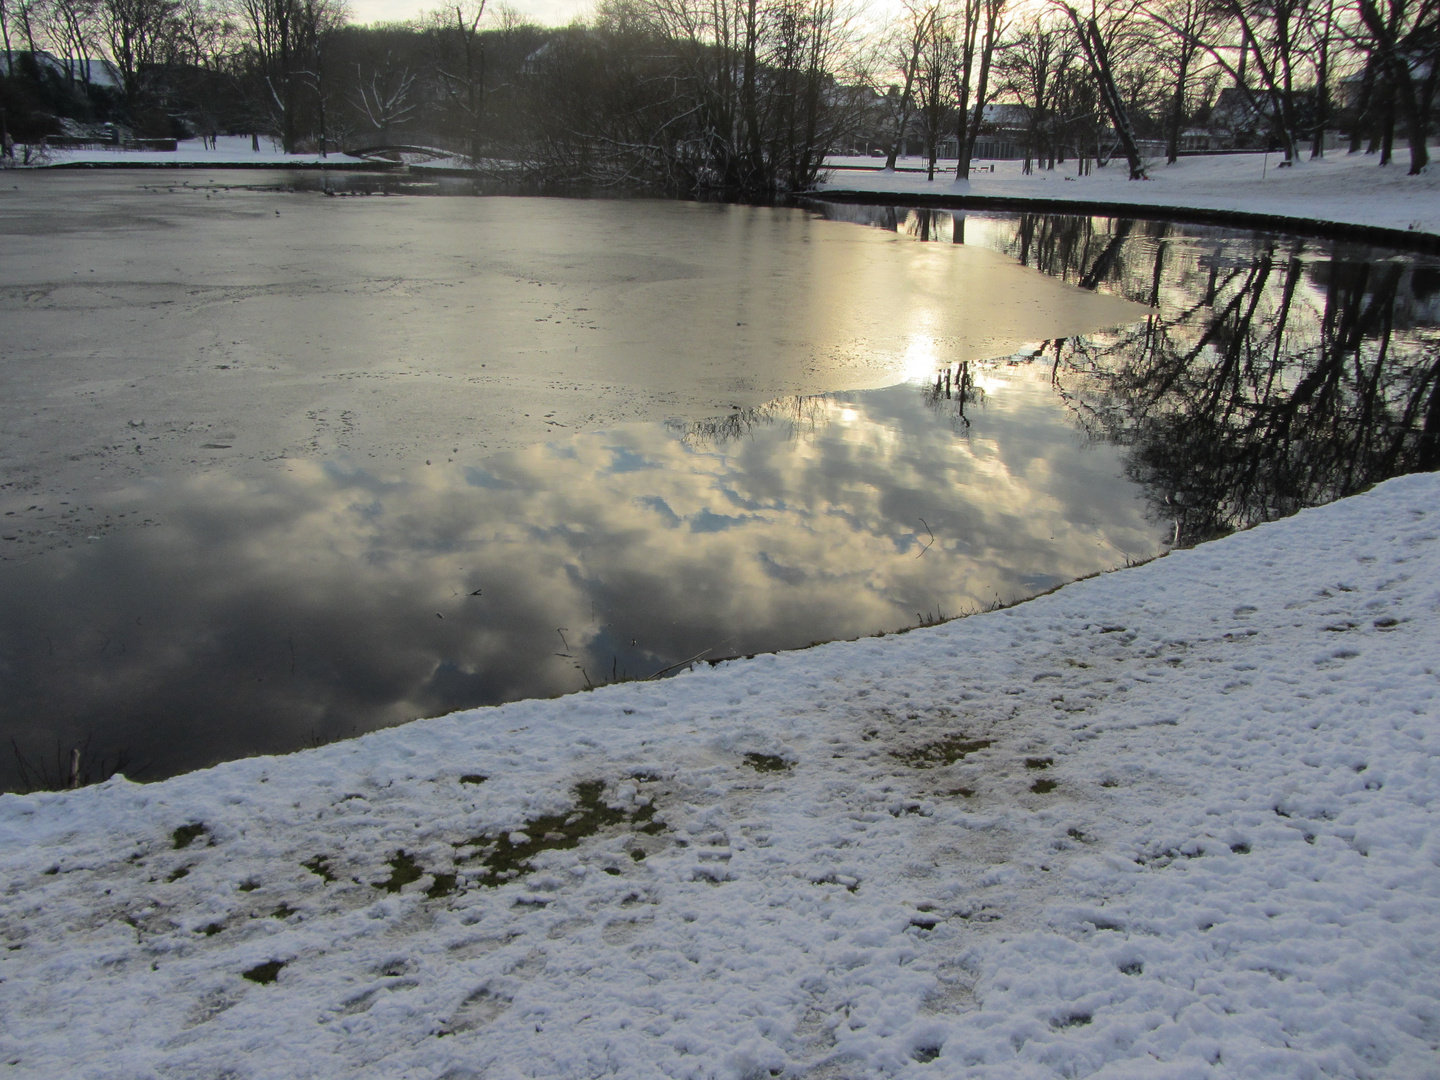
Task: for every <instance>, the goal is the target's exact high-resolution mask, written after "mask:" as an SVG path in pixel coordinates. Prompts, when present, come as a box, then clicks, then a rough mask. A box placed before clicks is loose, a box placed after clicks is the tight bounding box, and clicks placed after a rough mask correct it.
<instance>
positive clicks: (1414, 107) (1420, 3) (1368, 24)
mask: <svg viewBox="0 0 1440 1080" xmlns="http://www.w3.org/2000/svg"><path fill="white" fill-rule="evenodd" d="M1356 8H1357V11H1358V13H1359V16H1360V21H1361V23H1362V24H1363V27H1364V30H1365V32H1366V33H1367V35H1368V40H1367V41H1366V42H1365V43H1366V44H1367V45H1368V47H1369V49H1370V52H1371V56H1372V57H1373V60H1374V62H1375V64H1376V66H1377V67H1378V68H1379V70H1380V71H1382V72H1383V73H1384V75H1385V80H1386V82H1388V84H1389V89H1390V91H1391V93H1392V94H1393V97H1392V98H1391V100H1392V101H1395V102H1398V104H1399V107H1400V111H1401V112H1402V113H1403V115H1404V118H1405V124H1406V128H1407V134H1408V136H1409V141H1410V175H1411V176H1414V175H1416V174H1417V173H1419V172H1421V171H1422V170H1423V169H1424V168H1425V166H1426V165H1427V164H1428V163H1429V161H1430V154H1429V152H1428V151H1427V149H1426V146H1425V143H1426V139H1427V137H1428V135H1429V130H1430V115H1431V108H1432V102H1433V101H1434V98H1435V89H1436V78H1437V76H1440V25H1437V24H1440V5H1437V3H1436V0H1390V2H1389V3H1388V4H1386V7H1385V10H1384V11H1382V10H1381V9H1380V7H1379V5H1378V4H1377V3H1376V0H1356ZM1387 156H1388V155H1387ZM1382 163H1383V162H1382Z"/></svg>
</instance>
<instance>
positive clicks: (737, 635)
mask: <svg viewBox="0 0 1440 1080" xmlns="http://www.w3.org/2000/svg"><path fill="white" fill-rule="evenodd" d="M16 181H17V182H18V186H17V187H12V188H11V189H10V190H7V191H5V192H3V193H0V229H3V231H4V236H5V244H6V250H7V255H8V257H7V259H6V260H5V262H4V264H3V266H0V305H3V308H4V311H5V325H6V327H7V335H6V346H5V349H4V351H3V353H0V377H3V380H4V386H5V388H6V394H5V395H4V397H3V400H0V467H3V474H0V512H3V515H4V516H3V518H0V522H3V528H0V533H3V536H4V539H3V540H0V558H3V560H4V561H3V562H0V736H3V737H4V738H6V739H7V740H8V739H11V738H13V739H14V740H15V743H16V745H17V746H18V747H19V748H20V752H21V753H22V754H24V755H25V756H26V760H27V761H28V762H29V763H30V764H31V766H32V767H34V768H38V767H41V766H42V764H43V766H44V767H47V768H49V769H50V770H51V771H52V772H53V771H54V770H55V768H56V764H55V752H56V746H57V744H59V745H62V746H65V747H69V746H72V745H75V744H78V743H82V742H84V741H85V740H87V739H88V740H89V749H88V751H87V755H88V757H87V761H88V762H90V763H91V767H93V768H97V769H98V768H99V767H100V765H101V763H102V761H104V760H107V759H108V760H110V761H113V760H114V759H115V757H116V756H117V755H119V754H122V753H123V754H125V755H127V757H128V761H129V764H128V765H127V768H126V772H127V774H128V775H131V776H132V777H133V778H136V779H146V778H155V777H158V776H163V775H167V774H170V773H173V772H176V771H179V770H183V769H187V768H193V767H196V766H198V765H204V764H208V763H210V762H212V761H215V760H220V759H223V758H226V757H234V756H239V755H244V754H249V753H256V752H271V751H281V750H286V749H293V748H295V747H298V746H303V745H308V744H309V743H311V742H318V741H325V740H329V739H333V738H337V737H342V736H344V735H348V734H353V733H358V732H361V731H365V730H370V729H372V728H375V727H379V726H384V725H387V724H393V723H398V722H402V721H404V720H407V719H413V718H415V717H419V716H426V715H435V714H438V713H443V712H447V711H450V710H453V709H457V708H462V707H465V706H470V705H476V704H485V703H493V702H499V701H504V700H511V699H515V698H518V697H525V696H535V695H549V694H557V693H565V692H569V691H573V690H577V689H582V688H583V687H585V686H586V685H587V684H592V683H594V684H598V683H602V682H606V681H610V680H612V679H615V678H637V677H648V676H652V675H655V674H657V673H660V672H663V671H664V670H666V669H668V668H670V667H671V666H672V665H676V664H680V663H682V662H685V661H690V660H694V659H697V658H698V659H700V660H711V659H719V658H723V657H726V656H732V655H743V654H746V653H752V652H756V651H763V650H770V649H780V648H795V647H801V646H804V645H807V644H809V643H810V642H812V641H817V640H826V639H829V638H834V637H852V636H857V635H863V634H871V633H876V632H881V631H884V632H889V631H893V630H896V629H898V628H901V627H904V626H907V625H914V624H915V623H917V622H919V621H928V620H930V619H933V618H938V617H941V616H951V615H956V614H962V613H964V612H966V611H972V610H976V609H979V608H983V607H985V606H988V605H990V604H992V603H995V602H997V601H998V602H1008V601H1011V600H1015V599H1019V598H1021V597H1024V596H1028V595H1032V594H1034V593H1035V592H1037V591H1040V590H1043V589H1045V588H1049V587H1051V586H1053V585H1056V584H1059V583H1061V582H1063V581H1067V580H1071V579H1073V578H1075V577H1078V576H1082V575H1084V574H1088V573H1094V572H1097V571H1100V570H1104V569H1109V568H1113V567H1115V566H1119V565H1123V564H1124V563H1125V562H1126V561H1133V560H1139V559H1144V558H1148V557H1151V556H1153V555H1155V554H1157V553H1159V552H1160V551H1162V550H1164V547H1165V545H1166V544H1167V543H1173V542H1174V541H1175V540H1176V539H1177V537H1178V539H1179V540H1180V542H1182V543H1184V542H1187V541H1190V540H1193V539H1200V538H1203V537H1206V536H1209V535H1214V534H1216V533H1217V532H1221V531H1224V530H1226V529H1228V528H1232V527H1235V526H1240V525H1246V524H1251V523H1253V522H1255V521H1259V520H1265V519H1267V518H1269V517H1273V516H1277V515H1279V514H1283V513H1287V512H1290V511H1291V510H1293V509H1296V508H1297V507H1298V506H1300V505H1304V504H1307V503H1310V502H1316V501H1324V500H1326V499H1329V498H1333V497H1336V496H1338V495H1341V494H1344V493H1346V492H1347V491H1351V490H1355V489H1356V488H1358V487H1359V486H1363V485H1364V484H1366V483H1369V482H1372V481H1373V480H1374V479H1378V478H1380V477H1381V476H1383V475H1390V474H1393V473H1395V472H1402V471H1407V470H1408V469H1413V468H1421V467H1434V464H1435V463H1436V462H1435V435H1434V429H1435V426H1436V424H1437V420H1436V418H1434V417H1430V416H1429V415H1428V414H1426V413H1425V410H1424V408H1423V407H1422V403H1423V402H1424V401H1426V400H1433V398H1428V399H1427V398H1426V396H1425V395H1426V392H1427V387H1428V386H1430V385H1431V384H1432V383H1433V381H1434V379H1435V378H1436V373H1435V370H1434V365H1435V359H1434V357H1435V350H1434V348H1433V342H1434V339H1435V336H1436V326H1437V322H1440V320H1437V318H1436V310H1435V308H1436V305H1435V295H1436V287H1437V284H1440V274H1437V271H1436V269H1435V268H1434V266H1433V265H1432V264H1430V263H1427V262H1424V261H1422V260H1416V259H1415V258H1413V257H1408V256H1406V257H1402V256H1398V255H1395V254H1394V253H1389V252H1383V251H1375V250H1371V249H1363V250H1362V249H1354V248H1346V247H1337V246H1335V245H1333V244H1330V243H1328V242H1326V243H1320V242H1316V241H1305V240H1299V239H1294V238H1283V237H1280V238H1276V237H1269V236H1254V235H1249V234H1241V233H1238V232H1234V231H1229V232H1227V231H1224V230H1216V229H1202V228H1190V227H1183V226H1174V225H1164V224H1155V223H1150V224H1138V223H1133V222H1125V221H1111V220H1105V219H1090V218H1062V217H1047V216H1041V215H1029V216H1023V217H1021V216H1016V215H980V214H970V215H966V216H963V217H961V218H958V219H957V218H954V217H952V216H951V215H949V214H941V213H935V212H930V211H905V210H896V209H892V208H873V207H854V206H843V205H828V204H817V205H816V206H815V207H813V208H810V209H785V208H766V209H759V208H751V207H734V206H700V205H694V204H681V203H665V202H654V201H629V202H621V201H603V202H602V201H579V200H558V199H519V198H487V199H475V198H422V197H397V198H384V197H336V198H326V197H325V196H324V195H322V194H319V193H316V192H314V191H304V190H284V185H285V183H286V181H285V179H284V178H279V179H272V180H260V181H257V179H256V177H255V175H254V174H246V175H245V176H243V177H241V178H238V179H237V178H236V177H235V176H227V175H224V174H214V175H210V174H191V175H187V176H183V177H181V178H180V179H178V180H172V179H171V178H169V177H161V178H157V177H154V176H150V175H143V176H137V175H135V174H133V173H132V174H105V173H100V174H70V175H60V176H57V175H54V174H51V175H47V176H43V177H41V176H32V175H26V176H20V177H17V178H16ZM307 182H308V181H307ZM366 182H367V183H369V181H366ZM1427 380H1429V381H1427ZM1427 425H1429V426H1428V427H1427ZM1427 462H1428V464H1427ZM21 779H22V778H21V777H20V775H19V770H18V768H17V763H16V762H15V761H11V760H6V761H4V762H0V784H3V785H4V786H12V785H15V784H17V783H19V782H20V780H21Z"/></svg>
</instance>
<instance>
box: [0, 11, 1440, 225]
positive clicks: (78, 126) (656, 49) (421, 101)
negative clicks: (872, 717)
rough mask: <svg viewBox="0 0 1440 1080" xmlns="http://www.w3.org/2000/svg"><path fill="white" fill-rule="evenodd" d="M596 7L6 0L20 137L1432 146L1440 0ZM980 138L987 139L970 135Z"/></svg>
mask: <svg viewBox="0 0 1440 1080" xmlns="http://www.w3.org/2000/svg"><path fill="white" fill-rule="evenodd" d="M840 4H841V0H606V2H605V3H603V4H602V5H601V7H600V8H599V10H598V13H597V14H596V15H595V17H594V18H593V19H591V20H590V21H588V22H586V23H583V24H580V23H577V24H575V25H571V26H568V27H564V28H549V27H540V26H536V25H533V24H530V23H527V22H525V21H524V20H523V19H521V18H519V17H518V16H516V15H515V14H514V12H513V11H510V10H507V9H503V8H502V9H499V10H487V8H486V7H485V3H484V0H459V2H457V3H456V4H454V5H452V6H449V7H443V8H439V9H437V10H435V11H433V12H431V13H430V14H429V15H427V16H426V17H424V18H423V19H420V20H417V21H416V22H414V23H409V24H400V25H387V26H371V27H360V26H355V25H352V24H351V23H349V21H348V19H347V15H346V11H345V9H344V7H343V5H342V3H341V2H340V0H0V32H3V37H4V41H3V45H4V63H3V64H0V122H3V125H4V127H5V130H6V133H7V134H8V136H9V138H11V139H13V140H15V141H18V142H38V141H40V140H41V139H43V138H44V137H45V136H47V135H52V136H53V135H61V134H71V135H85V134H88V133H93V128H94V125H98V124H101V123H107V122H108V123H110V124H115V125H120V126H123V127H124V128H126V129H128V132H129V133H131V134H133V135H135V136H139V137H184V136H187V135H191V136H193V135H209V134H212V133H220V134H233V133H251V132H258V133H262V134H266V135H269V136H272V137H274V138H276V139H277V140H279V141H280V142H281V143H282V144H283V146H284V148H285V149H286V150H289V151H301V150H305V151H310V150H314V151H320V152H327V151H333V150H336V149H341V148H353V147H356V146H358V145H379V144H394V143H424V144H425V145H427V146H435V147H439V148H443V149H446V150H449V151H450V152H452V153H454V154H456V155H457V156H461V157H464V158H467V159H470V160H471V161H473V162H474V163H475V164H476V165H477V166H478V167H479V168H480V169H481V170H482V171H485V172H488V173H493V174H495V175H497V176H506V177H511V178H515V179H522V180H524V181H526V182H531V183H536V182H538V183H550V184H575V183H583V184H587V185H592V186H593V185H626V186H640V187H650V188H656V189H661V190H666V191H672V192H677V193H684V194H693V193H701V192H715V193H719V194H723V195H728V196H731V197H740V198H767V197H772V196H776V195H781V194H784V193H787V192H791V191H795V190H799V189H803V188H805V187H807V186H809V185H810V184H811V183H813V181H814V180H815V178H816V175H817V173H818V171H819V170H820V168H821V164H822V161H823V158H824V156H825V155H826V154H827V153H830V152H843V151H847V150H851V151H859V152H862V153H867V154H877V153H878V154H879V155H880V156H882V157H886V158H888V160H889V163H891V164H893V163H894V161H895V159H896V157H897V155H898V154H900V153H902V152H904V151H905V149H906V148H907V147H908V148H911V149H915V148H918V149H920V150H922V151H923V152H924V154H925V156H926V157H928V159H929V160H930V162H931V164H932V167H933V164H934V162H935V161H936V160H937V159H939V158H940V157H941V156H942V154H943V155H944V156H947V157H950V158H954V159H957V162H958V172H959V175H961V176H965V175H968V173H969V169H970V163H971V160H972V159H973V158H974V157H975V155H976V151H977V148H984V147H985V146H994V145H997V144H998V143H999V141H1001V140H1003V141H1004V142H1005V144H1006V145H1010V146H1014V147H1019V148H1021V152H1023V155H1024V157H1025V158H1026V165H1027V168H1028V167H1034V166H1039V167H1054V165H1055V164H1056V163H1057V162H1061V161H1065V160H1078V161H1079V163H1080V168H1081V170H1082V171H1085V170H1087V169H1089V168H1090V167H1092V165H1093V164H1098V165H1104V164H1106V162H1107V161H1108V160H1109V159H1110V158H1111V157H1112V156H1113V157H1118V158H1121V159H1122V160H1124V161H1125V162H1126V163H1127V166H1128V168H1129V170H1130V173H1131V175H1132V176H1136V177H1138V176H1140V175H1142V174H1143V172H1144V169H1145V159H1146V155H1147V153H1153V152H1154V149H1155V147H1156V146H1157V145H1160V146H1163V147H1164V150H1165V152H1166V154H1167V156H1168V157H1170V158H1171V159H1172V160H1173V159H1174V157H1175V156H1176V155H1177V154H1178V153H1180V152H1181V151H1182V150H1183V149H1185V148H1186V147H1193V148H1197V149H1214V148H1229V147H1247V146H1249V147H1256V146H1266V147H1272V148H1274V149H1277V150H1279V151H1280V152H1282V153H1283V154H1284V155H1285V157H1286V158H1289V159H1293V158H1295V157H1297V156H1298V155H1300V154H1301V153H1304V152H1307V151H1308V152H1310V153H1312V154H1319V153H1323V152H1324V148H1325V146H1326V145H1327V143H1326V132H1327V131H1328V132H1330V136H1329V144H1330V145H1331V147H1332V148H1333V147H1334V145H1335V140H1336V132H1337V131H1338V132H1339V133H1340V137H1341V139H1342V140H1343V141H1344V142H1345V143H1346V144H1347V149H1349V150H1351V151H1358V150H1366V151H1369V152H1375V153H1377V154H1378V155H1379V157H1380V160H1382V161H1383V162H1387V163H1388V161H1389V160H1390V157H1391V155H1392V152H1393V148H1394V146H1395V144H1396V142H1397V140H1399V141H1400V142H1401V143H1402V145H1403V144H1406V143H1408V145H1409V148H1410V167H1411V170H1412V171H1416V170H1418V169H1420V168H1422V167H1423V166H1424V164H1425V162H1426V160H1427V154H1426V149H1425V144H1426V138H1427V136H1428V135H1429V134H1430V132H1431V129H1432V121H1433V111H1434V109H1433V103H1434V99H1435V92H1436V79H1437V73H1440V62H1437V61H1440V55H1437V54H1440V4H1437V3H1436V2H1435V0H1388V2H1387V3H1385V4H1384V5H1383V6H1381V5H1380V3H1379V2H1378V0H1153V2H1147V3H1143V4H1142V3H1139V2H1136V0H1089V3H1088V4H1087V5H1086V6H1084V7H1080V6H1077V5H1076V4H1074V3H1070V2H1066V0H1044V2H1042V3H1025V4H1023V5H1022V4H1019V3H1016V4H1015V5H1014V6H1013V9H1012V6H1011V0H934V2H932V3H928V4H927V3H924V2H921V0H909V2H908V4H907V6H906V7H905V8H904V9H903V11H902V12H901V13H900V15H899V17H898V18H895V19H892V20H891V21H890V22H889V24H888V25H886V26H884V27H881V28H878V29H877V28H875V27H874V26H873V25H872V24H871V23H870V22H868V21H867V20H866V19H865V18H864V17H863V15H862V14H857V13H856V12H855V11H852V10H850V9H847V8H843V7H841V6H840ZM987 139H988V140H989V141H988V142H985V141H983V140H987Z"/></svg>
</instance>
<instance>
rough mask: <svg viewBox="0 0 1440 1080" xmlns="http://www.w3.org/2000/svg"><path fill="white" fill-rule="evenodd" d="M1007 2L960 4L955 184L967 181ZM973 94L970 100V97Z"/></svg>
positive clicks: (972, 0)
mask: <svg viewBox="0 0 1440 1080" xmlns="http://www.w3.org/2000/svg"><path fill="white" fill-rule="evenodd" d="M1008 2H1009V0H961V8H960V12H959V18H960V25H959V28H958V31H957V37H958V40H959V43H960V44H959V47H958V48H957V49H956V51H955V57H956V61H957V62H956V67H955V75H954V81H955V98H956V104H957V108H958V111H959V116H958V119H957V121H956V130H955V138H956V142H957V143H958V144H959V145H958V152H959V159H958V160H957V161H956V162H955V182H956V183H957V184H958V183H960V182H962V181H965V180H968V179H969V178H970V163H971V161H972V160H973V159H974V157H975V141H976V140H977V139H978V138H979V137H980V128H981V125H983V124H984V122H985V110H986V108H987V107H988V106H989V104H990V89H991V88H990V69H991V68H992V67H993V65H994V63H995V52H996V49H997V48H998V47H999V45H1000V41H1001V38H1002V37H1003V36H1004V34H1005V30H1006V26H1007V17H1006V6H1007V4H1008ZM972 91H973V94H974V97H973V100H972V97H971V94H972Z"/></svg>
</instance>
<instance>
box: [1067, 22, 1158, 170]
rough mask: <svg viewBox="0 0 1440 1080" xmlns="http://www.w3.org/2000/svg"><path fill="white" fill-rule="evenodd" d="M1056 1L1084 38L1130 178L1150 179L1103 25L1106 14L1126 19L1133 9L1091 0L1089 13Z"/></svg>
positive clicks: (1101, 96) (1081, 40)
mask: <svg viewBox="0 0 1440 1080" xmlns="http://www.w3.org/2000/svg"><path fill="white" fill-rule="evenodd" d="M1056 3H1057V6H1058V7H1059V8H1060V9H1061V10H1062V11H1063V12H1064V13H1065V14H1066V16H1068V17H1069V19H1070V23H1071V25H1072V26H1074V27H1075V33H1076V36H1077V37H1078V38H1079V40H1080V48H1081V50H1082V51H1083V52H1084V54H1085V59H1086V61H1087V63H1088V64H1089V65H1090V72H1091V74H1092V75H1093V76H1094V77H1095V82H1096V84H1097V85H1098V87H1099V89H1100V100H1101V102H1102V103H1103V104H1104V106H1105V112H1106V114H1107V115H1108V116H1109V118H1110V124H1111V126H1112V127H1113V128H1114V129H1115V137H1116V138H1117V139H1119V141H1120V148H1121V149H1122V150H1123V151H1124V152H1125V160H1126V162H1127V163H1128V164H1129V166H1130V179H1131V180H1144V179H1146V176H1145V163H1144V161H1142V160H1141V158H1140V147H1139V144H1138V143H1137V142H1136V141H1135V129H1134V128H1133V127H1132V126H1131V123H1130V114H1129V112H1128V111H1127V110H1126V108H1125V101H1124V99H1123V98H1122V97H1121V95H1120V90H1119V87H1118V86H1116V83H1115V68H1114V65H1113V63H1112V62H1111V57H1110V48H1109V42H1108V41H1107V35H1106V34H1105V32H1104V30H1103V29H1102V27H1101V19H1102V17H1103V18H1104V19H1106V20H1107V21H1112V22H1113V21H1119V22H1123V21H1125V20H1126V19H1128V18H1129V16H1130V14H1131V13H1130V12H1129V11H1124V10H1118V9H1114V8H1109V7H1106V6H1104V5H1103V0H1090V11H1089V14H1088V15H1081V13H1080V12H1079V11H1078V10H1076V9H1075V8H1074V7H1073V6H1071V5H1070V4H1069V3H1066V2H1064V0H1056Z"/></svg>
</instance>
